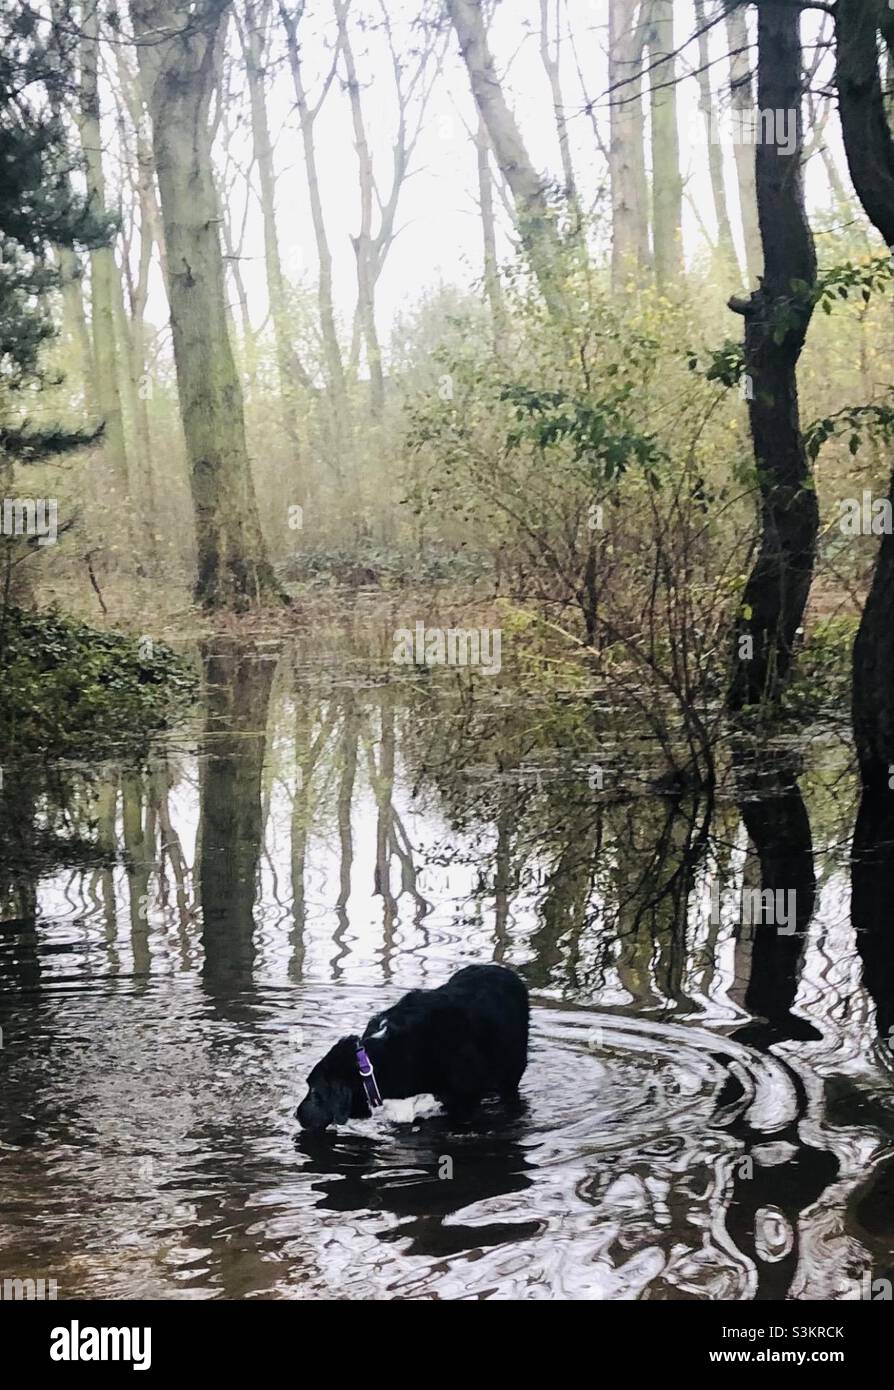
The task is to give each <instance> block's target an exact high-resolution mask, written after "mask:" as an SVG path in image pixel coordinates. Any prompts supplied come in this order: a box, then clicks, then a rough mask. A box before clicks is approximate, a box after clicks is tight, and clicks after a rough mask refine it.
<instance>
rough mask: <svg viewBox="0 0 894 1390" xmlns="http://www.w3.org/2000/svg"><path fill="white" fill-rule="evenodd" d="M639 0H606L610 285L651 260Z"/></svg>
mask: <svg viewBox="0 0 894 1390" xmlns="http://www.w3.org/2000/svg"><path fill="white" fill-rule="evenodd" d="M645 38H646V34H645V25H644V24H643V20H642V4H641V0H610V4H609V11H608V90H609V98H610V102H611V105H610V108H609V110H610V132H609V175H610V179H611V203H612V284H613V285H614V287H615V288H616V289H620V288H621V287H622V286H623V285H624V284H625V282H626V280H627V277H628V276H629V275H630V274H631V273H634V274H637V273H641V272H643V271H645V270H647V269H648V268H649V266H650V265H651V260H652V258H651V252H650V250H649V209H648V187H647V184H646V162H645V154H644V147H643V140H644V121H643V102H642V56H643V46H644V44H645Z"/></svg>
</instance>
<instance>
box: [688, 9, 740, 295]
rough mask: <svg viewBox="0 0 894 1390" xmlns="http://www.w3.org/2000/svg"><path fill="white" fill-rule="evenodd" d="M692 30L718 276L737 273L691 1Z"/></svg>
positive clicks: (701, 30)
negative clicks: (704, 131)
mask: <svg viewBox="0 0 894 1390" xmlns="http://www.w3.org/2000/svg"><path fill="white" fill-rule="evenodd" d="M695 28H696V33H697V36H698V74H697V75H698V92H699V100H698V104H699V109H700V111H701V113H702V115H703V117H704V121H705V129H706V134H707V139H708V174H709V177H710V180H711V199H712V201H713V203H714V220H715V221H716V223H717V256H718V260H719V264H720V268H721V273H722V274H724V275H727V274H729V273H730V272H731V271H732V272H735V273H738V268H739V263H738V257H737V256H736V246H735V242H734V241H733V229H732V224H731V223H730V219H729V208H728V206H727V201H726V184H725V183H724V178H723V149H722V146H721V144H720V141H719V140H716V139H713V138H712V136H713V134H714V127H715V123H714V96H713V93H712V91H711V67H710V61H711V60H710V53H709V49H708V25H707V23H706V20H705V0H695Z"/></svg>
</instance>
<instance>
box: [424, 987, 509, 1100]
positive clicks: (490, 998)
mask: <svg viewBox="0 0 894 1390" xmlns="http://www.w3.org/2000/svg"><path fill="white" fill-rule="evenodd" d="M433 993H434V994H438V995H441V996H442V997H443V998H444V1000H445V1002H449V1003H450V1004H451V1005H454V1006H456V1007H457V1008H458V1009H460V1010H461V1011H462V1014H463V1017H464V1019H465V1022H466V1027H467V1028H468V1038H467V1042H468V1044H469V1046H470V1047H472V1048H473V1049H474V1051H475V1052H476V1054H477V1055H478V1057H479V1058H480V1059H481V1061H482V1063H483V1069H484V1072H485V1076H483V1077H482V1081H483V1082H485V1084H484V1086H483V1088H482V1089H483V1090H484V1091H491V1090H493V1091H498V1092H502V1093H506V1094H510V1093H511V1092H512V1091H514V1090H515V1089H516V1087H517V1086H518V1083H519V1081H520V1079H521V1076H522V1073H523V1072H524V1069H525V1067H526V1066H527V1062H528V1022H529V1015H530V1005H529V1002H528V989H527V986H526V985H525V982H524V981H523V980H522V979H521V977H520V976H518V975H516V973H515V971H514V970H510V969H508V968H507V967H506V966H504V965H467V966H466V967H465V968H464V969H462V970H458V971H457V972H456V974H455V975H453V976H452V977H451V978H450V979H449V980H448V981H447V983H446V984H443V985H441V986H440V988H439V989H437V990H434V991H433Z"/></svg>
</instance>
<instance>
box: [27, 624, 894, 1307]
mask: <svg viewBox="0 0 894 1390" xmlns="http://www.w3.org/2000/svg"><path fill="white" fill-rule="evenodd" d="M428 675H429V673H426V679H425V680H422V679H407V680H405V681H403V682H400V683H395V682H394V681H393V680H392V679H390V678H389V673H388V672H387V671H386V670H385V669H383V668H381V667H376V666H374V665H372V666H367V667H364V668H362V669H361V668H360V667H358V665H357V664H356V663H352V664H346V665H345V666H344V667H343V669H341V670H340V671H339V670H333V669H332V668H331V666H327V667H326V669H325V673H324V669H323V667H322V666H321V664H320V663H319V662H316V663H315V662H313V661H310V660H308V659H307V658H306V657H305V656H304V654H303V653H302V652H301V650H300V649H289V650H286V651H284V652H274V651H267V652H264V653H261V654H260V655H259V654H258V653H256V652H255V653H248V652H242V653H240V652H238V651H235V652H234V651H228V652H218V653H216V654H212V655H211V656H209V657H208V658H207V660H206V678H207V691H206V696H205V701H204V704H203V707H202V709H201V711H200V713H199V716H198V719H197V721H196V722H195V723H194V724H193V725H191V726H190V727H189V728H185V729H183V730H181V731H178V732H177V734H176V736H174V737H172V738H171V739H169V740H167V742H166V743H165V745H164V746H159V747H158V748H156V749H155V750H154V751H153V752H152V753H151V755H150V756H149V757H148V758H144V759H142V760H140V761H139V762H138V763H133V762H132V761H130V760H128V759H127V758H125V757H124V756H123V755H122V756H121V757H119V758H117V759H115V760H110V761H108V762H106V763H102V764H99V765H96V766H93V767H89V768H88V767H79V766H70V767H66V768H62V769H54V770H53V772H52V775H51V776H50V775H48V774H47V773H46V771H45V770H39V769H32V770H30V772H23V773H22V774H21V775H20V777H19V779H18V781H17V784H16V786H15V788H14V795H13V792H12V791H11V790H10V784H9V778H6V779H5V780H4V790H3V796H4V816H5V824H4V829H5V832H6V833H5V838H4V849H3V859H2V875H3V883H2V892H3V907H4V912H3V922H2V926H0V986H2V1005H0V1024H2V1028H3V1047H2V1050H0V1078H2V1088H0V1277H2V1278H19V1279H26V1278H34V1279H38V1278H44V1279H53V1280H55V1281H56V1288H57V1291H58V1297H59V1298H71V1297H89V1298H119V1297H152V1298H208V1297H224V1298H249V1297H252V1298H259V1297H260V1298H315V1297H329V1298H332V1297H338V1298H370V1297H385V1298H396V1297H399V1298H414V1299H415V1298H531V1299H534V1298H588V1299H606V1300H613V1299H636V1298H653V1299H654V1298H658V1299H670V1298H700V1299H783V1298H800V1299H818V1298H833V1299H860V1298H878V1297H884V1296H885V1295H886V1290H887V1291H888V1296H890V1292H889V1291H890V1281H891V1279H892V1277H894V1195H892V1194H894V1165H892V1155H894V1066H892V1049H891V1039H892V1036H894V945H892V941H894V932H892V931H891V902H892V900H894V849H892V845H894V828H892V826H891V825H889V824H888V823H887V822H886V819H885V814H886V813H884V812H882V813H877V812H874V811H873V810H872V809H871V808H870V809H867V808H864V809H863V811H862V812H861V818H860V821H859V823H858V824H857V828H856V840H855V841H854V840H853V836H854V825H855V817H856V815H857V806H856V801H855V796H854V791H853V786H852V783H851V781H850V779H849V777H848V774H847V771H846V767H845V764H844V761H843V754H842V752H841V749H840V748H839V746H838V745H837V744H836V743H835V742H834V740H832V741H827V742H823V741H822V740H820V741H819V742H818V744H817V746H816V748H814V749H813V750H812V751H811V753H810V756H809V757H808V756H806V755H802V754H801V753H799V752H798V751H797V750H792V749H791V748H783V749H780V750H779V755H778V758H776V759H770V760H768V759H767V758H766V757H764V758H762V760H761V762H760V765H759V766H757V767H748V766H743V767H740V768H738V769H737V770H736V771H735V773H734V774H733V775H732V776H731V777H730V779H729V781H728V786H727V790H726V791H725V792H724V794H723V795H722V796H719V797H718V798H717V800H716V804H713V805H709V804H706V803H705V802H704V801H699V800H690V801H687V800H676V801H674V800H670V799H668V798H667V797H662V796H660V795H658V794H657V793H656V791H655V790H654V788H650V786H649V773H650V769H649V768H648V766H647V759H645V758H643V759H642V760H641V758H640V755H639V753H638V752H637V753H636V754H634V752H632V751H631V745H630V743H629V742H628V741H627V740H626V739H625V738H624V737H622V736H621V735H620V734H618V733H617V732H615V733H614V734H612V733H611V731H607V730H606V729H604V728H603V729H600V728H597V727H596V726H595V725H592V726H591V725H590V723H589V722H588V721H587V720H583V721H582V720H581V719H580V718H579V717H578V714H577V713H576V712H574V711H570V710H569V707H567V706H566V705H565V703H564V702H563V701H562V700H557V699H555V698H553V697H550V698H545V697H543V698H541V697H532V696H530V694H523V693H522V692H520V691H513V690H511V689H508V690H507V689H506V687H505V684H504V685H503V686H502V687H500V689H499V690H498V689H497V688H496V687H495V686H494V683H491V684H490V685H489V686H488V688H487V690H486V691H482V690H481V688H480V686H478V687H476V685H475V683H474V682H471V683H470V682H468V681H461V680H457V679H454V678H450V677H448V676H445V677H444V678H443V679H440V680H435V679H429V678H428ZM597 763H598V766H599V768H600V769H601V771H600V775H599V777H594V775H593V768H594V766H595V765H597ZM600 783H601V785H599V784H600ZM751 890H759V891H761V892H764V891H767V892H772V893H773V894H774V902H778V903H779V904H780V910H781V911H783V910H784V907H785V905H786V904H788V903H789V902H790V903H791V905H792V913H791V915H790V917H789V918H788V919H787V920H785V921H782V922H777V923H776V924H775V925H768V924H766V923H763V922H761V923H757V924H755V923H749V922H748V921H743V916H747V912H746V911H745V909H744V906H743V905H744V903H745V896H747V895H748V894H749V893H750V891H751ZM788 894H793V895H794V897H792V898H789V897H788V896H787V895H788ZM743 895H745V896H743ZM780 895H781V896H780ZM493 959H495V960H499V961H503V962H505V963H507V964H510V965H513V966H515V967H516V968H517V969H519V970H520V971H521V972H522V973H523V975H524V976H525V978H526V979H527V980H528V983H529V985H530V987H531V990H532V996H533V999H534V1005H535V1006H534V1024H533V1036H532V1050H531V1060H530V1065H529V1068H528V1071H527V1073H526V1076H525V1079H524V1083H523V1101H522V1105H521V1107H520V1108H519V1110H518V1111H517V1112H507V1111H505V1110H501V1109H500V1108H498V1107H493V1108H490V1109H488V1108H485V1110H484V1111H483V1112H482V1114H481V1115H480V1116H478V1117H477V1118H476V1119H475V1120H474V1121H473V1122H470V1123H468V1124H464V1125H459V1126H457V1125H451V1124H450V1123H449V1122H448V1121H447V1120H446V1118H445V1117H444V1116H442V1115H439V1114H433V1115H430V1116H428V1117H425V1118H419V1119H417V1120H416V1121H415V1122H414V1123H412V1124H406V1123H402V1122H398V1121H397V1120H395V1119H394V1118H393V1117H387V1116H386V1117H382V1118H379V1117H377V1118H376V1119H375V1120H374V1121H369V1122H364V1123H352V1124H350V1125H348V1126H346V1127H343V1128H341V1129H339V1130H338V1131H336V1132H333V1133H330V1134H329V1135H327V1136H325V1137H323V1138H322V1139H320V1138H314V1139H311V1138H309V1137H307V1136H302V1135H300V1134H299V1132H298V1130H297V1126H296V1123H295V1121H294V1118H293V1111H294V1107H295V1105H296V1103H297V1101H298V1099H299V1098H300V1096H301V1094H302V1093H303V1086H302V1080H303V1077H304V1076H305V1075H306V1072H307V1070H308V1069H309V1067H310V1065H311V1064H312V1062H313V1060H314V1059H315V1058H316V1057H317V1056H318V1055H319V1054H320V1053H321V1052H322V1051H324V1050H325V1049H326V1048H327V1047H328V1046H330V1044H331V1043H332V1042H333V1041H334V1040H335V1039H336V1038H337V1037H338V1036H340V1035H341V1034H343V1033H345V1032H352V1031H355V1030H357V1029H359V1028H360V1027H362V1026H363V1024H364V1023H365V1021H366V1020H367V1018H368V1017H369V1016H370V1015H371V1014H372V1013H373V1012H374V1011H376V1010H379V1009H381V1008H382V1007H383V1006H386V1005H387V1004H389V1003H391V1002H393V1001H394V1000H396V999H397V998H398V997H399V996H400V994H401V993H402V992H403V991H404V990H405V989H407V988H409V987H411V986H420V985H421V986H426V985H436V984H439V983H441V982H442V981H443V980H444V979H446V978H447V976H448V975H449V974H450V973H451V972H452V971H453V970H454V969H456V968H458V967H459V966H460V965H463V964H467V963H470V962H472V961H485V960H493Z"/></svg>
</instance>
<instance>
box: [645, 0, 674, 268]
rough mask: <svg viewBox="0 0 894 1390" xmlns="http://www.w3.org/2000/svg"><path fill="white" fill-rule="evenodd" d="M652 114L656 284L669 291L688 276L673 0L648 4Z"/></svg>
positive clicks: (653, 229) (647, 37) (653, 231)
mask: <svg viewBox="0 0 894 1390" xmlns="http://www.w3.org/2000/svg"><path fill="white" fill-rule="evenodd" d="M646 3H647V4H648V5H649V19H648V28H647V33H646V43H647V47H648V53H649V105H650V109H651V113H652V240H653V244H654V256H655V280H656V283H657V285H658V288H659V289H660V290H666V289H669V288H670V287H671V286H672V285H674V284H675V283H676V282H677V281H678V280H679V279H680V277H681V275H682V274H683V180H682V179H681V178H680V139H679V134H678V132H677V86H676V82H677V77H676V62H675V59H674V5H673V0H646Z"/></svg>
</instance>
